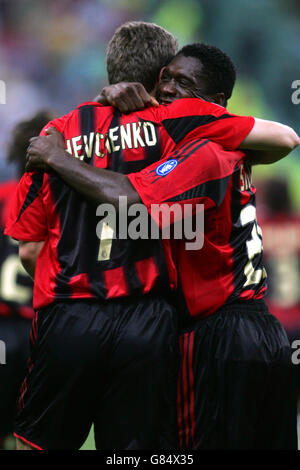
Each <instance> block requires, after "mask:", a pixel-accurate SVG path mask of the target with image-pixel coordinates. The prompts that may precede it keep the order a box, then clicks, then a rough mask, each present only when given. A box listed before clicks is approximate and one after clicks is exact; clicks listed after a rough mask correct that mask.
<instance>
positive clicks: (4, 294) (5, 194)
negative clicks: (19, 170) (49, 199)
mask: <svg viewBox="0 0 300 470" xmlns="http://www.w3.org/2000/svg"><path fill="white" fill-rule="evenodd" d="M17 184H18V182H17V181H7V182H4V183H2V184H1V185H0V317H1V316H12V315H17V316H19V317H22V318H28V319H29V318H32V317H33V314H34V312H33V309H32V290H33V282H32V280H31V279H30V277H29V276H28V274H27V273H26V271H25V269H24V268H23V266H22V265H21V262H20V259H19V254H18V242H16V241H15V240H13V239H12V238H10V237H7V236H5V235H4V233H3V232H4V226H5V221H6V218H7V215H8V210H9V205H10V203H11V199H12V197H13V194H14V192H15V190H16V188H17Z"/></svg>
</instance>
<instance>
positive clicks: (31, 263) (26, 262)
mask: <svg viewBox="0 0 300 470" xmlns="http://www.w3.org/2000/svg"><path fill="white" fill-rule="evenodd" d="M43 244H44V242H43V241H40V242H22V241H20V242H19V256H20V260H21V263H22V265H23V267H24V269H25V271H26V272H27V273H28V274H29V276H30V277H31V278H32V279H34V272H35V265H36V260H37V257H38V255H39V253H40V251H41V249H42V248H43Z"/></svg>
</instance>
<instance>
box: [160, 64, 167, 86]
mask: <svg viewBox="0 0 300 470" xmlns="http://www.w3.org/2000/svg"><path fill="white" fill-rule="evenodd" d="M165 68H166V67H163V68H162V69H161V71H160V72H159V77H158V83H159V82H160V80H161V76H162V73H163V71H164V70H165Z"/></svg>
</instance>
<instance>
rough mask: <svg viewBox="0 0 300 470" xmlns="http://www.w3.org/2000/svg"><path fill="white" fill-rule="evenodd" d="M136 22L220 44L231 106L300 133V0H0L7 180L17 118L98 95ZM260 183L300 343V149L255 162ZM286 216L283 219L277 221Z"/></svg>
mask: <svg viewBox="0 0 300 470" xmlns="http://www.w3.org/2000/svg"><path fill="white" fill-rule="evenodd" d="M129 20H143V21H150V22H155V23H157V24H159V25H161V26H163V27H165V28H167V29H168V30H169V31H170V32H172V33H173V34H174V35H175V36H177V37H178V39H179V44H180V46H183V45H185V44H187V43H191V42H199V41H203V42H206V43H211V44H214V45H216V46H218V47H220V48H221V49H222V50H224V51H225V52H227V53H228V54H229V55H230V56H231V58H232V59H233V61H234V63H235V64H236V67H237V71H238V79H237V83H236V87H235V90H234V93H233V96H232V98H231V99H230V101H229V105H228V109H229V110H230V111H231V112H233V113H237V114H244V115H254V116H257V117H260V118H264V119H271V120H276V121H280V122H283V123H285V124H287V125H289V126H291V127H293V128H294V129H295V130H296V132H297V133H298V134H299V133H300V104H298V105H297V104H295V103H293V101H292V94H293V92H294V91H295V90H294V89H293V88H292V83H293V82H294V81H295V80H299V81H300V67H299V65H300V47H299V44H300V2H299V0H226V1H224V0H184V1H181V0H164V1H163V2H162V1H159V0H52V1H47V2H46V1H45V0H44V1H43V0H0V64H1V67H0V80H2V81H4V82H5V84H6V104H0V123H1V124H0V144H1V145H0V182H4V181H6V180H8V179H11V178H14V177H15V176H16V169H15V167H14V166H13V165H12V164H11V165H8V164H7V162H6V152H7V146H8V144H9V141H10V138H11V131H12V129H13V127H14V126H15V124H16V123H18V122H19V121H20V120H23V119H29V118H30V117H31V116H32V115H33V114H34V113H35V112H37V111H39V110H40V109H45V108H50V109H51V110H53V111H54V112H55V113H56V114H58V115H62V114H66V113H67V112H69V111H70V110H71V109H73V108H74V107H76V106H77V105H78V104H79V103H81V102H84V101H90V100H92V99H93V97H95V96H96V95H97V94H98V93H99V91H100V90H101V88H102V87H103V86H104V85H106V84H107V76H106V67H105V53H106V47H107V44H108V41H109V39H110V38H111V36H112V35H113V33H114V31H115V29H116V28H117V27H118V26H119V25H120V24H122V23H124V22H125V21H129ZM298 97H299V98H300V92H299V94H298ZM254 183H255V184H256V185H257V187H258V189H259V198H258V200H259V205H258V212H259V215H260V216H261V218H262V220H263V221H264V220H265V221H266V222H265V234H266V237H265V243H264V248H265V250H266V259H267V263H268V264H269V266H268V268H269V269H270V271H271V272H273V273H275V274H273V275H272V276H271V277H270V286H271V294H272V295H273V299H271V301H272V302H273V304H274V305H275V307H274V308H277V307H278V309H279V310H278V311H280V309H281V308H283V309H284V308H286V309H287V310H286V312H288V315H290V316H289V317H288V318H289V321H290V320H291V318H292V323H291V324H289V325H290V326H291V325H292V326H291V331H293V332H294V333H293V335H294V336H293V335H292V337H291V338H293V337H296V338H299V339H300V261H299V260H300V222H299V220H300V217H299V212H300V210H299V208H300V148H299V149H296V150H295V151H294V152H293V153H292V154H291V155H290V156H289V157H288V158H286V159H284V160H282V161H281V162H279V163H277V164H275V165H272V166H265V167H257V168H255V169H254ZM274 195H275V197H274ZM277 213H279V216H280V217H281V218H280V217H279V218H277V219H276V218H275V219H274V218H273V219H272V217H273V216H274V215H276V214H277ZM283 215H284V217H285V218H284V219H283V218H282V216H283ZM272 220H275V222H274V221H272ZM272 224H273V225H272ZM286 224H287V225H286ZM286 227H288V228H287V229H286ZM274 256H275V257H274ZM276 266H277V267H276ZM275 284H276V288H277V292H275V291H274V289H275V288H274V285H275ZM278 289H279V290H278ZM288 309H290V310H288ZM280 315H281V314H280V313H279V316H280ZM285 315H287V313H285ZM286 318H287V317H286ZM289 325H288V324H287V328H289ZM296 329H298V331H299V333H295V331H296ZM297 335H298V336H297ZM298 369H300V365H299V366H298ZM298 375H299V374H298Z"/></svg>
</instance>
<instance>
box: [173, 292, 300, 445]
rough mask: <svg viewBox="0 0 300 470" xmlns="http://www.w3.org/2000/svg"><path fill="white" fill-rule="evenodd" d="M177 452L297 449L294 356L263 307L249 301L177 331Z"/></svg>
mask: <svg viewBox="0 0 300 470" xmlns="http://www.w3.org/2000/svg"><path fill="white" fill-rule="evenodd" d="M180 351H181V354H180V355H181V360H180V372H179V381H178V410H177V412H178V430H179V433H178V436H179V444H178V445H179V447H180V448H181V449H297V423H296V419H297V413H296V393H295V384H294V375H293V374H294V369H295V366H293V365H292V362H291V356H292V351H291V349H290V344H289V341H288V338H287V335H286V333H285V331H284V329H283V327H282V326H281V324H280V323H279V321H278V320H277V319H276V318H275V317H274V316H273V315H271V314H270V313H269V311H268V309H267V307H266V305H265V303H264V302H263V301H247V302H244V303H236V304H233V305H229V306H227V307H223V308H221V309H220V310H219V311H218V312H217V313H215V314H214V315H211V316H210V317H207V318H205V319H202V320H198V321H197V322H195V323H194V325H192V326H190V327H189V328H186V329H185V330H183V331H182V335H181V336H180Z"/></svg>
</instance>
